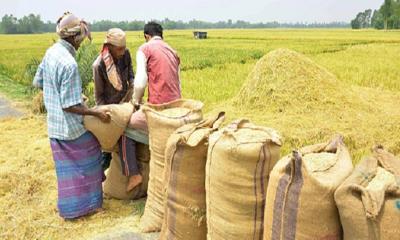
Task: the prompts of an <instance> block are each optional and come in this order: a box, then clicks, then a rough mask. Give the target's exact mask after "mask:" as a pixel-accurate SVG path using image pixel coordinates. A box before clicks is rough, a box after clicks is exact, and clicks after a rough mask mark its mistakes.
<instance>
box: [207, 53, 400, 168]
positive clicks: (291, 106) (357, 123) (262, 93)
mask: <svg viewBox="0 0 400 240" xmlns="http://www.w3.org/2000/svg"><path fill="white" fill-rule="evenodd" d="M399 102H400V94H399V93H397V92H390V91H381V90H375V89H370V88H362V87H353V86H350V85H346V84H345V83H343V82H340V81H338V80H337V79H336V77H335V76H334V75H333V74H331V73H330V72H328V71H327V70H326V69H325V68H323V67H321V66H319V65H317V64H316V63H314V62H313V61H311V60H310V59H308V58H307V57H305V56H303V55H301V54H299V53H297V52H294V51H291V50H287V49H279V50H275V51H272V52H270V53H269V54H267V55H266V56H264V57H263V58H262V59H260V60H259V61H258V62H257V64H256V66H255V67H254V69H253V71H252V72H251V73H250V74H249V76H248V79H247V81H246V82H245V84H244V86H243V87H242V89H241V91H240V92H239V93H238V95H237V96H236V97H235V98H234V99H232V100H229V101H227V102H225V103H223V104H221V105H220V106H219V107H217V108H216V109H215V110H214V111H221V110H225V111H226V112H227V117H228V118H229V119H236V118H240V117H245V118H249V119H251V120H253V121H254V122H256V123H258V124H261V125H265V126H268V127H272V128H275V129H277V130H278V131H280V132H281V134H282V135H283V136H284V139H285V144H284V146H283V152H284V154H286V153H289V152H290V151H291V150H292V149H294V148H299V147H301V146H304V145H308V144H313V143H317V142H323V141H326V140H328V139H330V138H331V137H332V135H334V134H335V133H341V134H343V135H344V136H345V141H346V144H347V146H348V147H349V148H350V150H351V153H352V156H353V157H354V161H358V160H359V158H360V157H361V156H362V155H364V154H366V153H369V152H370V150H369V149H370V147H371V146H372V145H374V144H376V143H381V144H383V145H384V146H386V147H387V148H388V149H389V150H390V151H392V152H395V153H396V154H398V153H400V125H399V122H400V108H399V107H398V103H399ZM214 111H213V112H214Z"/></svg>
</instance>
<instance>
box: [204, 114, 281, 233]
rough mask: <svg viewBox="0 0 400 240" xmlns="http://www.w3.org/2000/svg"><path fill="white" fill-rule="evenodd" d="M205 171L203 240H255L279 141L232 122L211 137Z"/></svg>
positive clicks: (261, 129)
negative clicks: (204, 224)
mask: <svg viewBox="0 0 400 240" xmlns="http://www.w3.org/2000/svg"><path fill="white" fill-rule="evenodd" d="M209 142H210V145H209V149H208V157H207V165H206V204H207V230H208V233H207V239H209V240H219V239H226V240H235V239H238V240H239V239H240V240H242V239H260V238H262V234H263V219H264V204H265V198H266V190H267V184H268V177H269V173H270V171H271V170H272V168H273V166H274V165H275V163H276V162H277V161H278V159H279V154H280V146H281V138H280V136H279V135H278V133H277V132H276V131H275V130H273V129H270V128H264V127H259V126H256V125H254V124H252V123H250V122H249V121H247V120H240V121H235V122H233V123H232V124H230V125H229V126H228V127H226V128H224V129H222V130H220V131H218V132H215V133H214V134H212V135H211V136H210V140H209Z"/></svg>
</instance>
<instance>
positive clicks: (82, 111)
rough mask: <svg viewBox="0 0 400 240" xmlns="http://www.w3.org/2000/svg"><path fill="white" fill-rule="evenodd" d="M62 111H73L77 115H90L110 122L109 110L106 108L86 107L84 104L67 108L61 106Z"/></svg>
mask: <svg viewBox="0 0 400 240" xmlns="http://www.w3.org/2000/svg"><path fill="white" fill-rule="evenodd" d="M63 110H64V111H66V112H69V113H74V114H78V115H91V116H95V117H98V118H100V120H101V121H103V122H110V120H111V117H110V114H109V112H107V111H106V110H100V109H94V108H91V109H90V108H87V107H86V106H84V105H81V104H79V105H75V106H71V107H68V108H63Z"/></svg>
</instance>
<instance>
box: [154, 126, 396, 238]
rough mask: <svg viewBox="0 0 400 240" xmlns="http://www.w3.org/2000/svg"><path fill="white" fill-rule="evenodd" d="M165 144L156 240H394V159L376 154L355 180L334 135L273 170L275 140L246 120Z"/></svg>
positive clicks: (189, 130)
mask: <svg viewBox="0 0 400 240" xmlns="http://www.w3.org/2000/svg"><path fill="white" fill-rule="evenodd" d="M211 122H212V121H211ZM209 123H210V121H209ZM263 132H264V133H267V134H266V135H264V134H263ZM208 136H209V138H207V137H208ZM167 145H168V147H167V151H166V166H167V167H166V171H167V172H169V177H168V178H165V179H166V182H167V191H166V203H165V214H164V222H163V225H162V231H161V236H160V239H194V240H202V239H265V240H266V239H285V240H290V239H293V240H294V239H348V240H351V239H365V240H367V239H372V240H375V239H376V240H378V239H396V238H397V237H398V236H399V231H400V228H398V224H399V223H400V191H399V189H400V188H399V187H400V182H399V179H400V178H399V177H400V171H399V167H400V160H399V159H397V158H396V157H395V156H394V155H393V154H390V153H388V152H386V151H384V150H383V149H381V148H376V149H375V150H374V156H373V157H370V158H366V159H365V160H363V161H362V162H361V163H360V164H359V165H358V166H357V167H356V169H355V170H354V171H353V165H352V160H351V157H350V154H349V151H348V150H347V148H346V146H345V144H344V143H343V138H342V137H341V136H336V137H334V138H333V139H332V140H331V141H329V142H327V143H322V144H317V145H312V146H307V147H304V148H302V149H300V150H298V151H294V152H293V153H292V154H290V155H288V156H286V157H284V158H282V159H281V160H280V161H277V160H278V159H279V146H280V138H279V136H278V135H277V134H276V132H274V131H273V130H272V129H267V128H263V127H259V126H255V125H253V124H251V123H249V122H248V121H236V122H234V123H232V124H230V125H229V126H228V127H226V128H224V129H222V130H220V131H217V126H216V125H213V124H205V125H204V124H202V123H200V124H193V125H188V126H184V127H182V128H181V129H179V130H178V131H176V132H175V133H174V134H173V135H172V136H171V138H170V139H169V141H168V144H167ZM206 149H208V150H206ZM276 162H277V164H276V165H275V163H276ZM274 165H275V166H274ZM272 168H273V170H272V172H271V174H270V175H269V172H270V171H271V169H272ZM166 175H168V174H165V176H166ZM268 175H269V176H268ZM165 176H164V177H165ZM268 179H269V182H268ZM204 181H205V182H204ZM267 185H268V189H267V188H266V186H267ZM335 200H336V201H335ZM338 208H339V210H338Z"/></svg>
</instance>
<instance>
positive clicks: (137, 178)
mask: <svg viewBox="0 0 400 240" xmlns="http://www.w3.org/2000/svg"><path fill="white" fill-rule="evenodd" d="M142 181H143V177H142V175H140V174H138V175H133V176H130V177H129V181H128V185H127V186H126V192H130V191H132V190H133V189H134V188H135V187H136V186H138V185H139V184H141V183H142Z"/></svg>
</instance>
